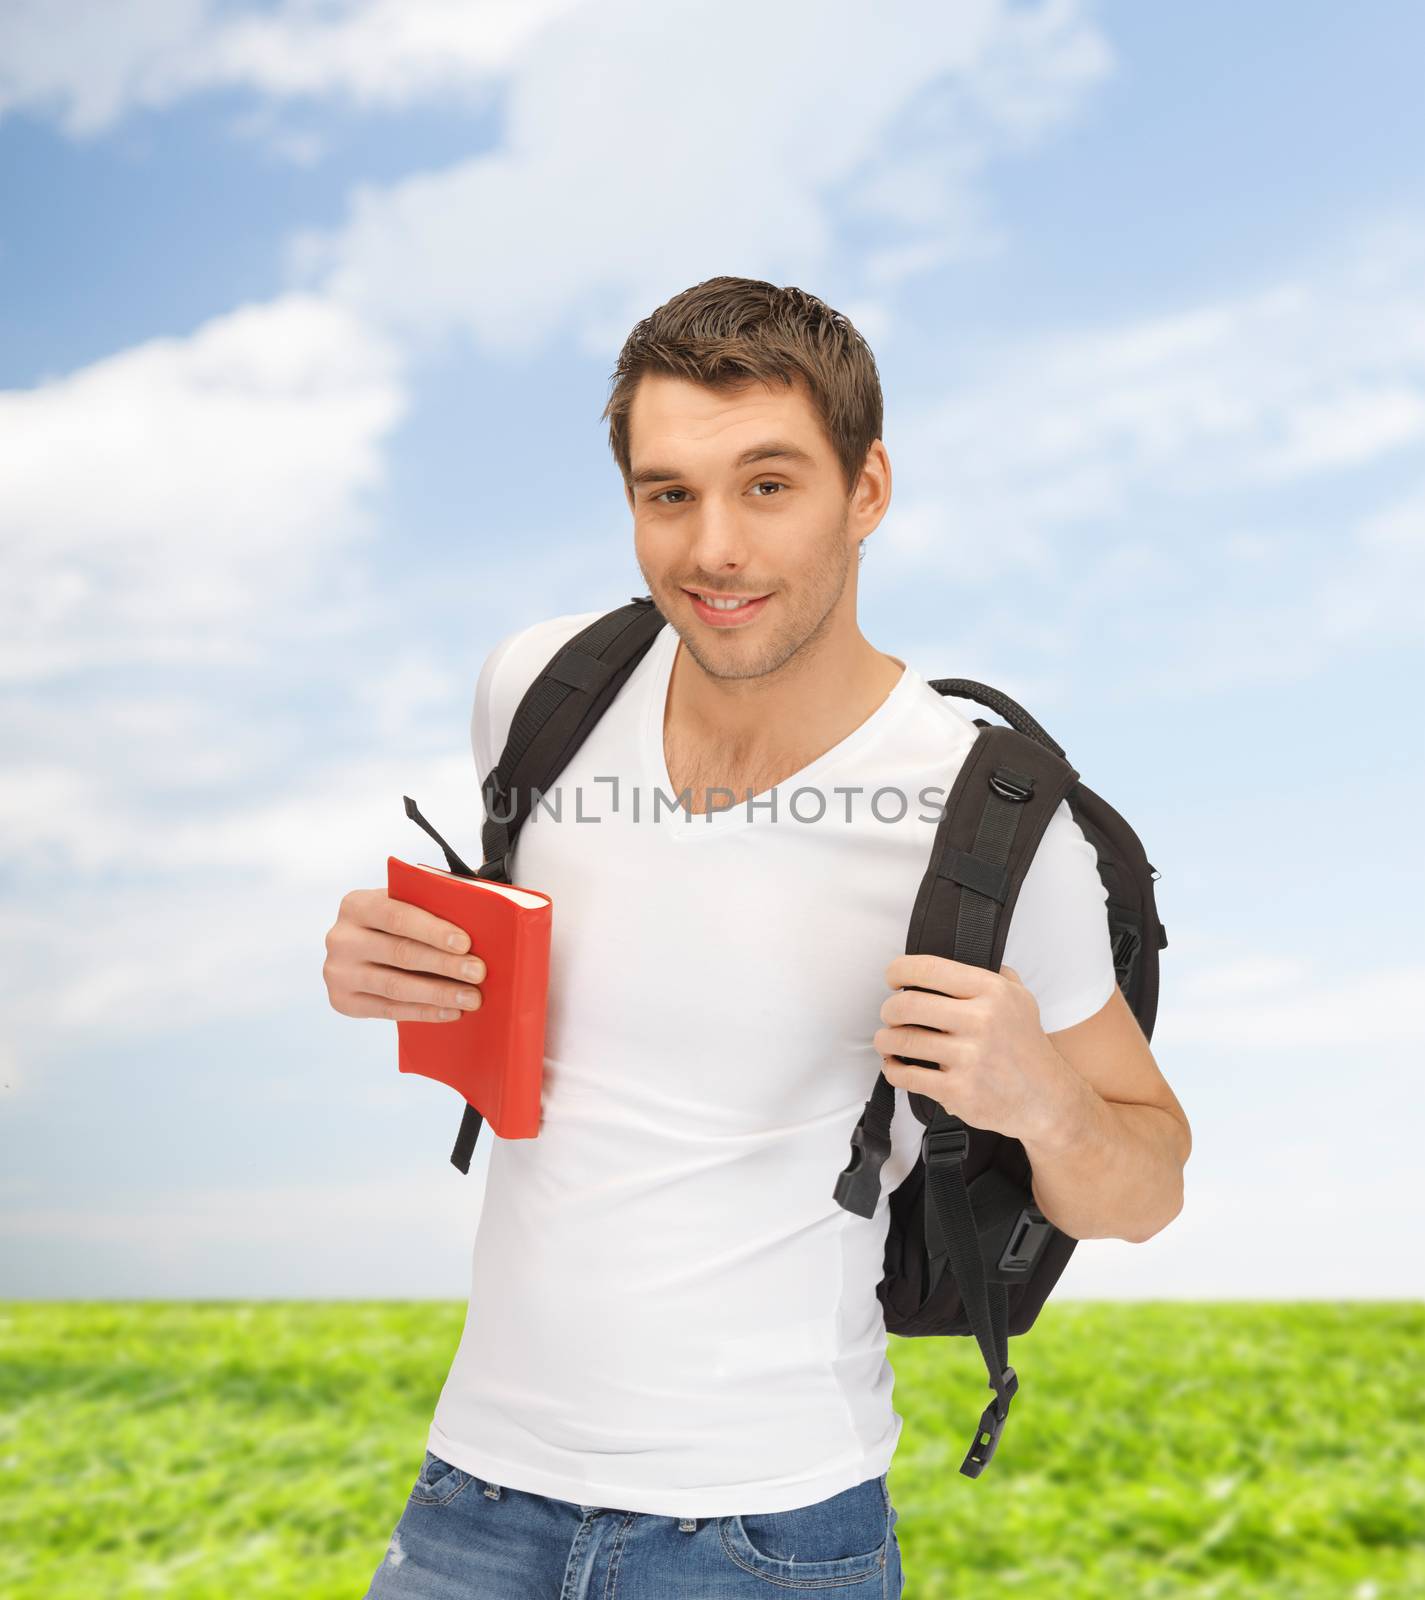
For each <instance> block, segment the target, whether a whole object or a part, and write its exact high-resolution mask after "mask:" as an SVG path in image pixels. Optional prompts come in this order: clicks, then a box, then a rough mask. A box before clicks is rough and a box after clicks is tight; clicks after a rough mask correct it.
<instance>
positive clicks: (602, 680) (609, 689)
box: [416, 595, 666, 1173]
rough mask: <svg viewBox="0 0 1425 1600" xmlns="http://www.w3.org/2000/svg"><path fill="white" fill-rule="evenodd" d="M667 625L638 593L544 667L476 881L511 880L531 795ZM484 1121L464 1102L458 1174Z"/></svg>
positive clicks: (509, 748) (517, 721) (500, 764)
mask: <svg viewBox="0 0 1425 1600" xmlns="http://www.w3.org/2000/svg"><path fill="white" fill-rule="evenodd" d="M665 621H666V619H665V618H664V616H663V614H662V613H661V612H660V611H659V610H658V608H657V606H656V605H654V603H653V597H652V596H651V595H635V596H634V597H633V598H632V599H631V600H630V601H629V602H628V604H627V605H623V606H619V607H617V608H616V609H615V610H613V611H607V612H605V613H604V615H603V616H601V617H599V618H597V619H596V620H595V621H593V622H591V623H590V624H589V625H588V626H587V627H586V628H583V629H581V630H580V631H579V632H578V633H576V634H575V635H574V637H573V638H572V639H571V640H570V641H569V642H568V644H565V645H561V646H560V648H559V649H558V650H556V651H555V652H554V654H553V655H552V656H551V657H550V659H549V660H548V661H547V662H546V663H545V665H544V667H543V668H542V669H541V670H540V672H539V674H538V676H536V678H535V679H534V681H533V682H532V683H531V684H530V686H529V688H528V689H526V690H525V692H524V695H523V696H522V697H521V699H520V703H519V705H518V706H516V708H515V714H514V717H513V718H512V719H511V721H510V732H509V737H508V738H507V739H506V740H505V748H504V750H503V751H502V752H501V754H500V759H499V760H498V761H497V762H496V763H495V765H494V766H493V767H492V768H491V769H490V771H489V772H488V773H487V774H486V777H485V781H484V783H483V784H482V785H481V794H482V797H483V799H484V802H485V822H484V824H483V826H482V827H481V829H480V847H481V849H482V851H483V852H484V856H485V859H484V862H483V863H482V865H481V867H480V869H479V871H478V872H477V873H475V874H474V876H475V877H479V878H489V879H492V880H493V881H495V882H496V883H509V882H510V881H511V877H510V867H511V857H512V856H513V854H514V848H515V843H516V841H517V840H518V838H519V834H520V829H521V828H522V827H523V826H524V823H525V819H526V818H527V817H528V816H529V814H530V812H531V811H532V810H533V809H534V795H535V794H536V793H537V792H538V793H543V792H544V791H546V790H547V789H548V788H549V786H550V785H551V784H552V783H553V782H554V780H555V779H556V778H557V777H558V776H559V774H560V773H561V772H562V771H563V770H564V768H565V767H566V766H567V765H568V764H569V762H570V761H571V760H572V759H573V756H574V753H575V751H576V750H578V748H579V746H580V745H581V744H583V742H584V740H585V739H586V738H588V736H589V733H590V732H591V731H592V729H593V727H594V725H595V724H596V723H597V722H598V720H599V718H600V717H601V716H603V714H604V712H605V711H607V710H608V708H609V705H610V703H611V702H612V700H613V698H614V696H615V695H616V694H617V693H618V692H619V690H620V689H621V688H622V687H623V686H624V684H625V683H626V682H627V681H628V679H629V676H630V674H631V673H632V672H633V669H634V668H635V667H636V666H637V665H638V663H639V662H640V661H641V660H642V659H643V657H644V655H645V654H646V653H647V651H648V648H649V646H650V645H651V644H652V643H653V641H654V639H655V638H656V637H657V635H658V631H659V629H660V628H662V627H663V626H664V625H665ZM416 820H420V819H419V818H417V819H416ZM422 825H423V826H425V824H424V823H423V824H422ZM442 848H444V846H442ZM483 1120H484V1119H483V1117H482V1116H481V1114H480V1112H478V1111H477V1110H476V1109H475V1107H474V1106H472V1105H470V1104H469V1103H468V1102H467V1103H466V1106H465V1111H464V1114H463V1115H462V1117H461V1121H460V1132H459V1134H458V1135H457V1136H456V1140H455V1148H454V1149H453V1150H452V1151H451V1155H450V1161H451V1165H452V1166H454V1167H456V1168H457V1169H458V1170H459V1171H461V1172H464V1173H468V1172H469V1171H470V1157H471V1155H472V1154H473V1153H474V1150H475V1141H476V1140H477V1139H478V1138H479V1136H480V1126H481V1123H482V1122H483Z"/></svg>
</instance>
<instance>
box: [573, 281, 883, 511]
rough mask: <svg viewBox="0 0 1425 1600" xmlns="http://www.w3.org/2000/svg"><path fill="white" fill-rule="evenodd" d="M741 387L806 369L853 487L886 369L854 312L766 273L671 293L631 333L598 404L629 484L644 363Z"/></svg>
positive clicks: (874, 431)
mask: <svg viewBox="0 0 1425 1600" xmlns="http://www.w3.org/2000/svg"><path fill="white" fill-rule="evenodd" d="M649 372H657V373H665V374H667V375H668V376H670V377H675V378H686V379H689V380H690V381H692V382H693V383H701V384H704V385H706V386H707V387H708V388H710V389H717V390H721V391H724V392H735V391H737V390H739V389H742V388H745V387H746V386H747V385H748V384H749V383H753V382H761V383H772V382H777V381H780V382H782V383H784V384H786V385H787V387H788V388H790V387H791V386H792V385H793V384H794V383H795V382H796V381H797V380H798V379H801V380H802V381H803V382H804V383H805V384H806V387H807V390H808V391H809V397H810V400H811V403H812V406H813V408H814V409H815V411H816V413H817V415H818V417H820V419H821V425H822V427H823V429H824V430H825V432H826V436H827V439H828V440H829V442H830V444H831V447H832V449H833V450H834V451H835V453H836V459H837V461H838V462H839V463H840V465H841V474H842V479H843V482H844V484H845V487H846V493H847V495H848V497H849V496H850V494H851V491H852V490H853V489H854V488H855V487H856V480H857V478H859V477H860V475H861V468H862V467H863V466H864V465H865V462H866V452H867V451H868V450H869V449H870V448H871V446H872V445H873V444H874V443H875V442H876V440H877V439H879V438H880V437H881V425H882V421H883V410H884V407H883V402H882V399H881V379H880V374H879V373H878V372H877V371H876V359H875V357H874V356H873V355H872V354H871V348H870V346H869V345H868V344H867V343H866V341H865V340H864V339H863V338H862V337H861V335H860V334H859V333H858V332H857V331H856V329H855V327H854V326H853V325H852V323H851V321H850V319H849V318H847V317H844V316H843V315H842V314H841V313H840V312H839V311H833V310H832V309H831V307H830V306H829V305H827V304H826V302H825V301H824V300H818V299H817V297H816V296H815V295H813V294H807V293H806V292H805V291H804V290H802V289H795V288H791V287H788V288H785V289H779V288H778V287H777V286H776V285H775V284H772V283H764V282H763V281H762V280H761V279H759V278H709V279H708V280H707V281H706V282H705V283H698V284H694V285H693V287H692V288H691V289H684V290H683V292H682V293H681V294H677V295H674V296H673V298H672V299H671V300H669V301H667V302H666V303H665V304H664V305H661V306H659V307H658V309H657V310H656V311H655V312H654V313H653V314H652V315H651V316H648V317H645V318H644V319H643V320H642V322H640V323H638V324H636V326H635V327H634V329H633V332H632V333H630V334H629V336H628V338H627V339H626V340H625V341H624V347H623V349H622V350H621V351H620V352H619V358H618V364H617V366H616V367H615V368H614V372H613V377H612V379H611V383H612V392H611V393H610V395H609V400H608V404H607V405H606V406H605V407H604V409H603V412H602V413H601V420H602V418H603V417H607V418H608V421H609V448H610V449H611V450H612V451H613V455H614V460H615V461H616V462H617V463H618V467H619V471H620V472H621V473H622V474H623V480H624V483H625V484H627V483H628V480H629V477H630V475H631V474H632V471H633V467H632V465H631V463H630V457H629V439H628V415H629V411H630V409H631V407H632V405H633V397H634V395H635V393H636V392H637V390H638V385H639V381H640V380H641V379H642V378H643V376H644V374H645V373H649Z"/></svg>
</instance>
